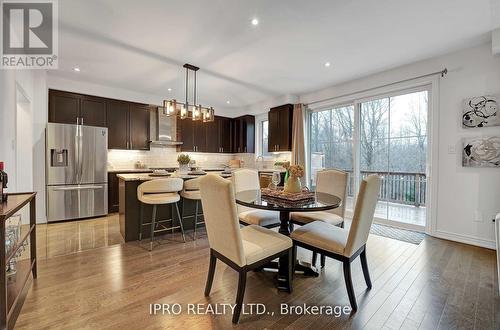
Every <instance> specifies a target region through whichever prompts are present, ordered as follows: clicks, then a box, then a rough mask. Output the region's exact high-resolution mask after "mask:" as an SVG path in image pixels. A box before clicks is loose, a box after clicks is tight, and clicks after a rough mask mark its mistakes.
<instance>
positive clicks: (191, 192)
mask: <svg viewBox="0 0 500 330" xmlns="http://www.w3.org/2000/svg"><path fill="white" fill-rule="evenodd" d="M200 179H201V177H200V178H195V179H190V180H186V181H185V182H184V188H183V189H182V191H181V197H182V198H183V199H184V202H183V203H182V219H183V220H184V219H187V218H194V230H193V240H196V229H197V228H198V225H200V224H204V223H205V222H204V221H198V216H200V215H201V216H203V214H198V207H199V204H200V201H201V193H200ZM186 200H192V201H195V211H194V215H188V216H186V215H185V214H184V211H185V205H184V204H185V202H186Z"/></svg>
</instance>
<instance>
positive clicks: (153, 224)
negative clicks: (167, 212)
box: [149, 205, 156, 251]
mask: <svg viewBox="0 0 500 330" xmlns="http://www.w3.org/2000/svg"><path fill="white" fill-rule="evenodd" d="M155 225H156V205H153V216H152V218H151V242H150V243H149V251H152V250H153V239H154V237H155Z"/></svg>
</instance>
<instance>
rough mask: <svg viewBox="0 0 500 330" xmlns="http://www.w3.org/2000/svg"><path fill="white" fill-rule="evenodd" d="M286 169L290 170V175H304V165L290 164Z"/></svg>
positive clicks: (297, 176)
mask: <svg viewBox="0 0 500 330" xmlns="http://www.w3.org/2000/svg"><path fill="white" fill-rule="evenodd" d="M288 171H290V176H291V177H295V178H301V177H303V176H304V167H303V166H302V165H291V166H290V167H289V168H288Z"/></svg>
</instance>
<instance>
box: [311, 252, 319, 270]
mask: <svg viewBox="0 0 500 330" xmlns="http://www.w3.org/2000/svg"><path fill="white" fill-rule="evenodd" d="M317 261H318V253H317V252H313V256H312V260H311V265H312V266H314V267H316V262H317Z"/></svg>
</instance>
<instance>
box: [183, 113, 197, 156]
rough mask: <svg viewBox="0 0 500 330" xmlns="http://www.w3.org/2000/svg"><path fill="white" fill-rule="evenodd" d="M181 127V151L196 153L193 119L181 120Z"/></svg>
mask: <svg viewBox="0 0 500 330" xmlns="http://www.w3.org/2000/svg"><path fill="white" fill-rule="evenodd" d="M180 126H181V141H182V144H181V151H195V145H194V133H193V131H194V125H193V121H192V120H191V119H180Z"/></svg>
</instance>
